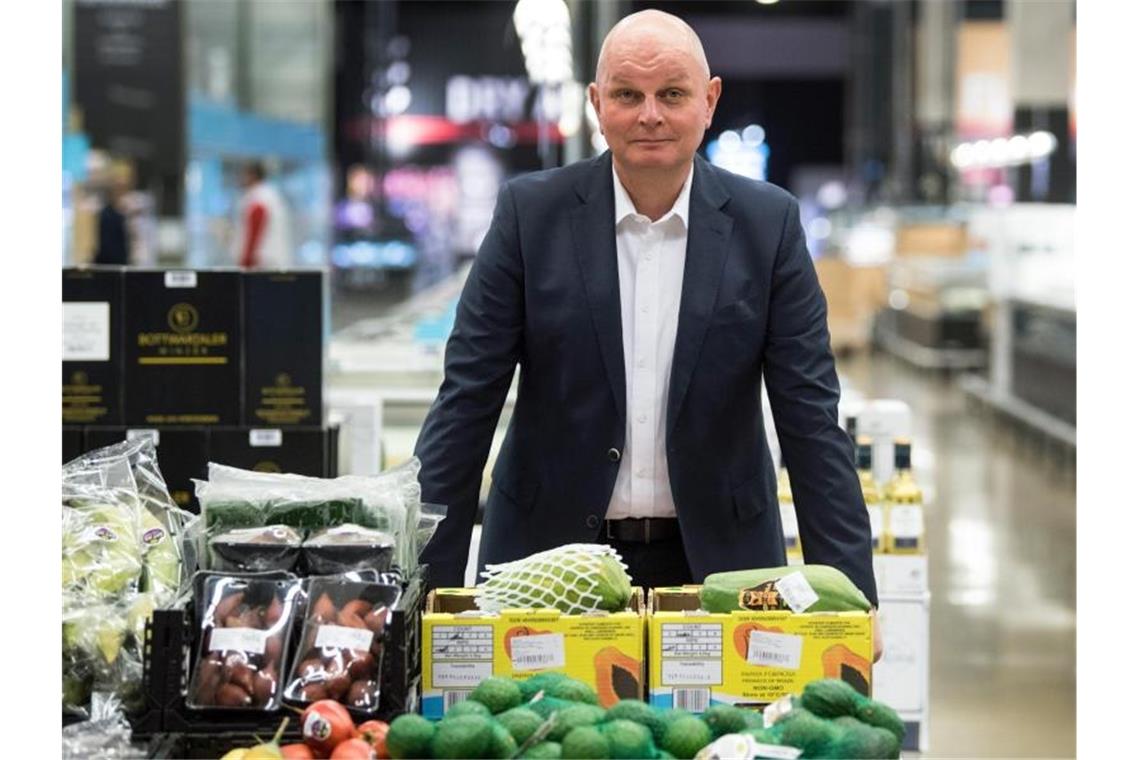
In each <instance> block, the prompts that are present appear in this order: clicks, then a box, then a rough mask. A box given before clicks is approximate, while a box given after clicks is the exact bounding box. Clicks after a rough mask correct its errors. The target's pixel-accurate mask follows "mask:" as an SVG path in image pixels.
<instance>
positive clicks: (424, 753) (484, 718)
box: [388, 673, 905, 760]
mask: <svg viewBox="0 0 1140 760" xmlns="http://www.w3.org/2000/svg"><path fill="white" fill-rule="evenodd" d="M597 702H598V698H597V695H596V694H594V692H593V690H592V689H590V687H589V686H588V685H587V684H584V683H583V682H581V681H577V680H575V679H572V678H570V677H568V676H565V675H562V674H559V673H541V674H539V675H536V676H533V677H531V678H529V679H527V680H525V681H512V680H511V679H509V678H500V677H493V678H488V679H486V680H484V681H483V682H481V683H480V684H479V685H478V686H477V687H476V688H475V690H474V691H472V692H471V695H470V696H469V697H468V699H467V701H465V702H459V703H457V704H455V705H453V706H452V707H451V708H450V709H449V710H448V711H447V713H446V714H445V715H444V716H443V719H442V720H440V721H439V722H438V723H433V722H432V721H430V720H427V719H425V718H422V717H420V716H418V715H403V716H401V717H399V718H396V719H395V720H394V721H392V724H391V727H390V728H389V731H388V751H389V753H390V754H391V756H392V757H393V758H395V759H396V760H402V759H403V758H511V757H516V756H517V757H524V758H571V759H574V758H577V759H578V760H607V759H608V758H615V759H616V758H621V759H622V760H627V759H628V760H661V759H663V758H693V757H694V756H695V755H696V754H697V753H698V752H700V751H701V750H702V749H704V748H705V747H706V746H708V745H709V744H711V743H712V742H713V741H715V740H716V739H718V738H719V737H721V736H724V735H726V734H746V735H749V736H752V737H753V738H754V739H756V741H758V742H760V743H762V744H780V745H784V746H790V747H797V748H799V749H800V750H802V753H803V754H802V755H801V757H802V758H804V759H805V760H810V758H897V757H898V756H899V745H900V742H901V741H902V738H903V734H904V733H905V730H904V727H903V724H902V721H901V720H899V717H898V715H896V714H895V712H894V711H893V710H891V709H890V708H889V707H887V706H886V705H884V704H882V703H880V702H875V701H874V700H870V699H867V698H866V697H864V696H862V695H861V694H859V693H858V692H857V691H855V689H853V688H852V687H851V686H849V685H848V684H846V683H844V682H843V681H838V680H821V681H814V682H813V683H811V684H808V686H807V687H806V688H805V690H804V694H803V697H802V698H799V699H798V700H795V701H794V703H793V704H794V705H795V707H794V708H793V709H792V711H791V712H789V713H788V714H786V715H785V716H784V717H783V718H782V719H781V720H780V721H779V722H777V723H776V724H775V725H774V726H772V727H770V728H764V722H763V718H762V716H761V715H760V714H759V713H757V712H755V711H753V710H744V709H741V708H739V707H734V706H732V705H714V706H712V707H710V708H709V709H708V710H706V711H705V713H704V714H703V715H694V714H692V713H689V712H686V711H684V710H675V709H669V710H662V709H659V708H655V707H651V706H650V705H648V704H646V703H645V702H641V701H639V700H636V699H625V700H622V701H620V702H618V703H617V704H615V705H613V706H612V707H610V708H609V709H608V710H606V709H603V708H602V707H599V706H598V704H597ZM520 750H522V751H521V754H520Z"/></svg>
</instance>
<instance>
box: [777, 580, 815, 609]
mask: <svg viewBox="0 0 1140 760" xmlns="http://www.w3.org/2000/svg"><path fill="white" fill-rule="evenodd" d="M776 590H777V591H779V592H780V596H782V597H784V601H785V602H787V604H788V606H789V607H791V609H792V612H803V611H804V610H806V609H807V608H808V607H810V606H812V605H813V604H815V603H816V602H818V601H819V594H817V593H815V589H813V588H812V587H811V584H810V583H808V580H807V578H805V577H804V574H803V573H801V572H800V571H798V570H797V571H796V572H794V573H791V574H789V575H785V576H784V577H783V578H781V579H780V580H778V581H776Z"/></svg>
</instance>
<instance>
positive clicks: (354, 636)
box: [316, 625, 372, 651]
mask: <svg viewBox="0 0 1140 760" xmlns="http://www.w3.org/2000/svg"><path fill="white" fill-rule="evenodd" d="M316 646H318V647H333V648H336V649H356V650H359V651H367V650H368V648H369V647H371V646H372V631H370V630H368V629H367V628H352V627H350V626H347V625H322V626H321V627H320V628H318V629H317V640H316Z"/></svg>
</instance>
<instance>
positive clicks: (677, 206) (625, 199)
mask: <svg viewBox="0 0 1140 760" xmlns="http://www.w3.org/2000/svg"><path fill="white" fill-rule="evenodd" d="M611 171H612V172H613V175H614V226H615V227H616V226H617V225H619V224H621V223H622V222H623V221H624V220H625V219H626V217H630V216H637V209H636V208H634V205H633V201H632V200H630V197H629V193H627V192H626V190H625V186H624V185H622V183H621V180H620V179H618V175H617V169H614V168H613V167H612V166H611ZM692 189H693V165H690V166H689V176H688V177H686V178H685V184H683V185H681V192H680V193H679V194H678V195H677V200H676V201H674V203H673V208H671V209H669V211H668V212H667V213H666V214H665V216H663V217H661V219H668V218H669V217H670V216H672V215H673V214H676V215H677V216H678V217H679V218H680V220H681V223H682V224H683V225H685V228H686V229H687V228H688V226H689V195H690V193H691V191H692ZM658 221H660V220H658Z"/></svg>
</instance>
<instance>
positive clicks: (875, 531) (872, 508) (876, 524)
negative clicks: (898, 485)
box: [867, 504, 883, 541]
mask: <svg viewBox="0 0 1140 760" xmlns="http://www.w3.org/2000/svg"><path fill="white" fill-rule="evenodd" d="M867 516H868V517H869V518H870V519H871V540H872V541H878V540H879V539H880V538H881V537H882V535H883V507H882V506H881V505H879V504H868V505H867Z"/></svg>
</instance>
